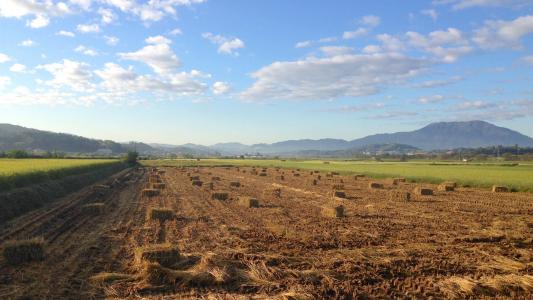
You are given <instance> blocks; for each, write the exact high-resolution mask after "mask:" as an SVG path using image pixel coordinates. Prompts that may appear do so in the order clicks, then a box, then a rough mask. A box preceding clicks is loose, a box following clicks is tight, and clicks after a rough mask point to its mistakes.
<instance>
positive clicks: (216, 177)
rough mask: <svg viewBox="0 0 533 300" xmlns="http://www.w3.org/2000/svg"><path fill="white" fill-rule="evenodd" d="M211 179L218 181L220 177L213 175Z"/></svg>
mask: <svg viewBox="0 0 533 300" xmlns="http://www.w3.org/2000/svg"><path fill="white" fill-rule="evenodd" d="M211 180H212V181H220V177H218V176H213V177H211Z"/></svg>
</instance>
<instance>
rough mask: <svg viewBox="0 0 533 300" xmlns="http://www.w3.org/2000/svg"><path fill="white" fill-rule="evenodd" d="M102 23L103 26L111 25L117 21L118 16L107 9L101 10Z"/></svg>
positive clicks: (99, 10)
mask: <svg viewBox="0 0 533 300" xmlns="http://www.w3.org/2000/svg"><path fill="white" fill-rule="evenodd" d="M98 13H99V14H100V22H101V23H102V24H111V23H113V22H114V21H116V20H117V15H116V14H115V13H114V12H113V11H112V10H111V9H106V8H101V7H100V8H99V9H98Z"/></svg>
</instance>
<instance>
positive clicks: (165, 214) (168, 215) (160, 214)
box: [148, 207, 175, 222]
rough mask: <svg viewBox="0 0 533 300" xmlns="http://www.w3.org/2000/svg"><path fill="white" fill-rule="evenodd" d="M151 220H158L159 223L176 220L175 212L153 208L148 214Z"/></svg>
mask: <svg viewBox="0 0 533 300" xmlns="http://www.w3.org/2000/svg"><path fill="white" fill-rule="evenodd" d="M148 216H149V218H150V220H158V221H159V222H165V221H167V220H172V219H174V216H175V215H174V211H173V210H172V209H169V208H166V207H153V208H151V209H150V211H149V212H148Z"/></svg>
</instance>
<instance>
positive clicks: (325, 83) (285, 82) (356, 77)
mask: <svg viewBox="0 0 533 300" xmlns="http://www.w3.org/2000/svg"><path fill="white" fill-rule="evenodd" d="M429 64H430V63H429V62H428V61H426V60H423V59H417V58H411V57H407V56H404V55H401V54H396V53H388V54H373V55H355V54H351V55H340V56H333V57H326V58H313V57H310V58H306V59H304V60H298V61H287V62H274V63H272V64H270V65H268V66H265V67H263V68H261V69H259V70H258V71H256V72H254V73H253V74H252V78H254V79H255V83H254V84H253V85H252V86H251V87H249V88H248V89H246V90H245V91H244V92H243V93H241V98H242V99H243V100H246V101H257V100H263V99H272V100H275V99H279V100H318V99H336V98H341V97H359V96H366V95H372V94H376V93H378V92H379V91H381V90H382V89H384V88H385V86H392V85H394V84H399V83H402V82H404V81H406V80H408V79H410V78H412V77H414V76H415V75H418V74H420V73H421V72H423V70H425V69H426V68H427V67H429Z"/></svg>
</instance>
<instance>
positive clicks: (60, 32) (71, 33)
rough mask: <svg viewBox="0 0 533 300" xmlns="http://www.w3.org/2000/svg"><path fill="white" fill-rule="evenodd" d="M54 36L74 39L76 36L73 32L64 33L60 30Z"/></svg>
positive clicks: (64, 31)
mask: <svg viewBox="0 0 533 300" xmlns="http://www.w3.org/2000/svg"><path fill="white" fill-rule="evenodd" d="M56 35H60V36H66V37H75V36H76V35H75V34H74V33H73V32H70V31H66V30H60V31H58V32H57V33H56Z"/></svg>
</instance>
